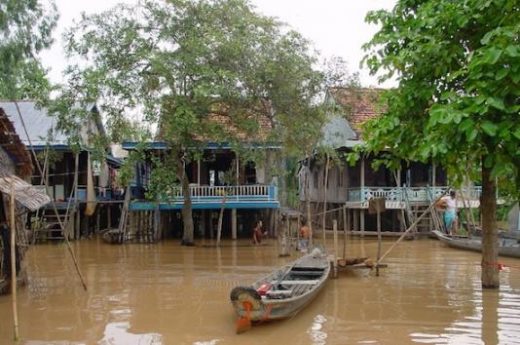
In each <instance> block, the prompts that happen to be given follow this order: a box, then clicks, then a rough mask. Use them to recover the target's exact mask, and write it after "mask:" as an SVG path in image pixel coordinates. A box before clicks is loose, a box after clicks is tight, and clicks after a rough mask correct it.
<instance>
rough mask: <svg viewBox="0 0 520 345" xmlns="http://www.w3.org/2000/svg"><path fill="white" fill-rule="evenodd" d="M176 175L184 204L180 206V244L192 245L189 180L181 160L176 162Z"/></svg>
mask: <svg viewBox="0 0 520 345" xmlns="http://www.w3.org/2000/svg"><path fill="white" fill-rule="evenodd" d="M177 176H180V177H181V186H182V196H183V198H184V204H183V206H182V222H183V223H184V227H183V228H184V234H183V235H182V245H184V246H193V245H194V242H193V234H194V230H193V229H194V227H193V212H192V211H193V210H192V205H191V195H190V181H189V180H188V175H187V174H186V171H185V169H184V164H183V162H182V160H179V161H178V163H177Z"/></svg>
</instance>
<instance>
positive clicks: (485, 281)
mask: <svg viewBox="0 0 520 345" xmlns="http://www.w3.org/2000/svg"><path fill="white" fill-rule="evenodd" d="M482 162H484V158H483V159H482ZM495 193H496V185H495V181H494V179H493V178H492V177H491V169H490V168H486V167H484V163H482V196H481V198H480V208H481V210H482V276H481V280H482V288H487V289H495V288H498V287H499V286H500V281H499V277H498V265H497V259H498V241H497V238H498V231H497V226H496V221H495V218H496V209H497V201H496V196H495Z"/></svg>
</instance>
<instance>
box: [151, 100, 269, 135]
mask: <svg viewBox="0 0 520 345" xmlns="http://www.w3.org/2000/svg"><path fill="white" fill-rule="evenodd" d="M238 121H240V123H241V124H240V128H239V126H237V122H238ZM202 128H203V129H202V131H203V132H205V134H201V133H194V134H193V139H194V140H196V141H200V142H219V141H221V140H220V139H223V138H219V134H218V132H223V133H221V134H223V135H224V137H225V138H224V139H225V140H226V141H228V140H229V139H228V138H229V137H233V138H234V139H236V140H239V141H242V142H265V141H266V140H267V139H268V136H269V134H270V133H271V131H272V129H273V127H272V123H271V120H270V118H269V116H268V115H267V114H266V113H265V112H264V111H262V110H256V109H254V110H251V111H247V113H235V114H231V113H230V112H229V110H228V109H226V107H221V109H218V110H217V111H214V112H212V113H210V114H208V115H207V116H206V117H205V118H204V120H203V122H202ZM164 135H165V133H164V128H163V127H162V126H160V129H159V134H158V136H157V139H159V140H165V138H164Z"/></svg>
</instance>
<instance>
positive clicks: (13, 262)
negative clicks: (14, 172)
mask: <svg viewBox="0 0 520 345" xmlns="http://www.w3.org/2000/svg"><path fill="white" fill-rule="evenodd" d="M14 193H15V190H14V182H12V183H11V202H10V205H9V208H10V217H9V218H10V223H11V224H10V228H11V246H10V247H11V296H12V297H13V323H14V341H18V338H19V335H18V307H17V299H16V297H17V296H16V224H15V195H14Z"/></svg>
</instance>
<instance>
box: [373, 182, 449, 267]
mask: <svg viewBox="0 0 520 345" xmlns="http://www.w3.org/2000/svg"><path fill="white" fill-rule="evenodd" d="M444 195H446V191H444V193H442V194H441V195H440V196H439V197H438V198H437V199H435V200H434V201H433V202H432V203H431V204H430V206H428V208H427V209H426V211H424V213H423V214H421V215H420V216H419V217H417V219H416V220H415V221H414V222H413V223H412V224H411V225H410V226H409V227H408V229H406V231H405V232H403V234H402V235H401V236H400V237H399V238H398V239H397V241H395V242H394V244H393V245H392V246H391V247H390V248H388V250H387V251H386V252H385V253H384V254H383V255H382V256H381V258H379V260H377V262H376V265H379V264H380V263H381V261H383V259H384V258H385V257H386V256H387V255H388V254H389V253H390V252H391V251H392V249H394V247H395V246H396V245H397V244H398V243H399V242H401V241H402V240H403V238H404V236H405V235H406V234H407V233H408V232H410V230H412V229H413V228H414V227H415V226H416V225H417V224H418V223H419V222H420V221H421V219H423V218H424V216H426V214H427V213H428V212H431V210H432V208H433V207H434V206H435V204H436V203H437V202H438V201H439V200H440V198H442V197H443V196H444Z"/></svg>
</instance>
